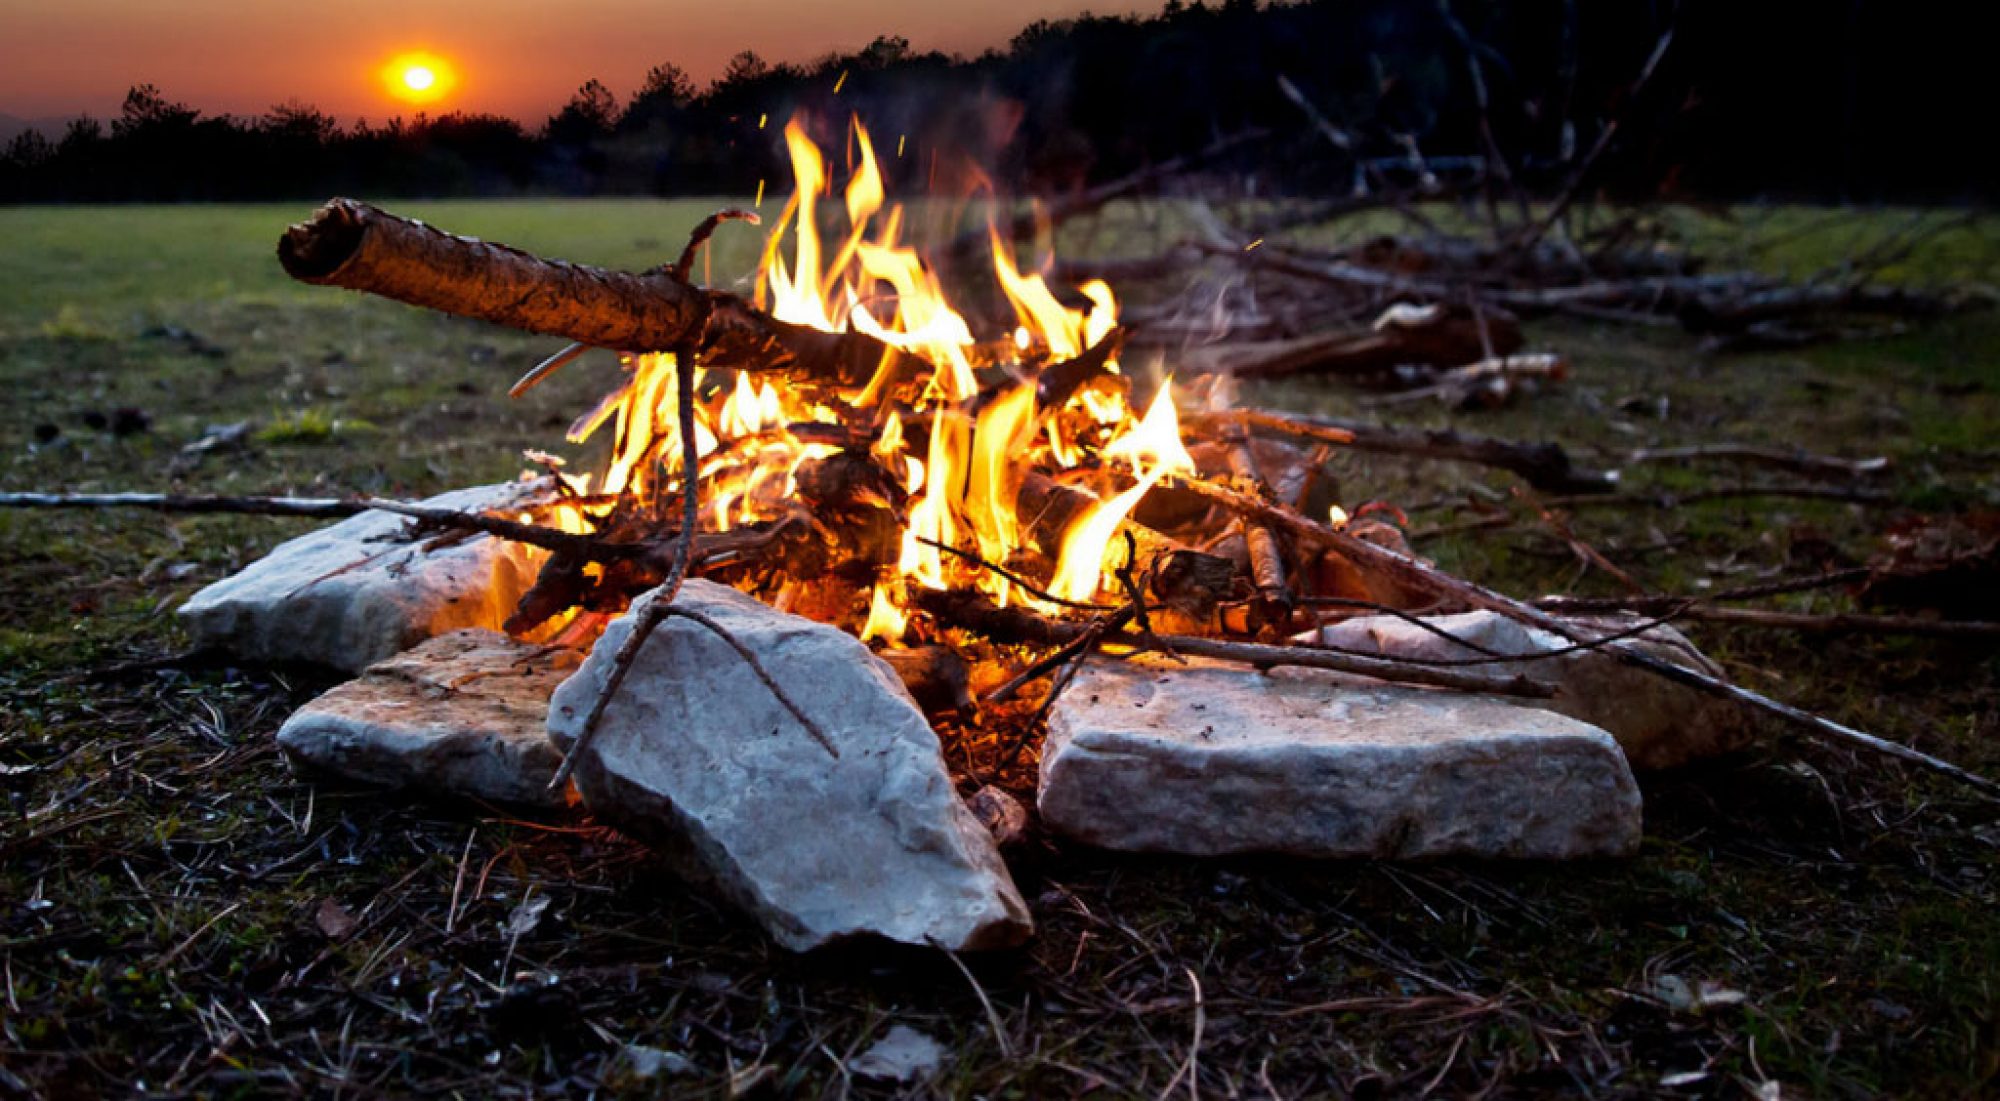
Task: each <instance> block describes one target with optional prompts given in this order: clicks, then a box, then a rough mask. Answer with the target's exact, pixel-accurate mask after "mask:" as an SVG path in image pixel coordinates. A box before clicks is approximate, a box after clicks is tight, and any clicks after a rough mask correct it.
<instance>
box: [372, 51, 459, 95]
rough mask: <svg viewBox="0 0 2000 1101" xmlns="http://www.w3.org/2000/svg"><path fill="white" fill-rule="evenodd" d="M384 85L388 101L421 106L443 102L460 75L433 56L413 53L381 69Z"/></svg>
mask: <svg viewBox="0 0 2000 1101" xmlns="http://www.w3.org/2000/svg"><path fill="white" fill-rule="evenodd" d="M382 84H383V87H384V88H385V89H386V90H387V92H388V94H389V98H391V99H393V100H396V101H397V102H399V103H408V104H411V105H414V106H419V107H422V106H428V105H430V104H434V103H439V102H441V101H443V100H444V99H445V97H446V96H448V95H449V94H450V93H451V91H452V90H453V89H454V88H456V87H457V86H458V73H457V71H456V70H455V69H454V68H453V67H452V64H451V62H449V61H446V60H445V59H444V58H442V57H439V56H438V55H436V54H434V53H429V52H426V51H411V52H408V53H400V54H397V55H396V56H395V57H392V58H390V59H389V62H388V64H386V65H384V66H382Z"/></svg>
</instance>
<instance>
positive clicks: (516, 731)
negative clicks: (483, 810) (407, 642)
mask: <svg viewBox="0 0 2000 1101" xmlns="http://www.w3.org/2000/svg"><path fill="white" fill-rule="evenodd" d="M578 661H579V655H577V654H576V653H575V652H574V651H569V650H557V649H553V648H550V647H543V646H530V645H528V644H526V643H522V642H516V641H514V640H513V639H511V638H508V637H507V636H506V635H503V634H500V633H498V632H496V631H485V630H476V629H475V630H465V631H453V632H451V633H450V634H445V635H439V636H438V637H436V638H434V639H430V640H429V641H427V642H424V643H422V644H421V645H419V646H417V647H416V648H415V649H413V650H410V651H408V652H406V653H403V654H399V655H397V656H396V657H393V658H390V659H389V660H388V661H384V662H378V663H377V664H375V665H373V666H370V667H369V669H368V671H367V672H365V673H363V674H362V675H361V677H360V679H358V680H353V681H349V682H348V683H346V684H343V685H341V686H339V687H338V688H335V689H333V690H332V691H330V692H328V693H326V694H325V695H323V696H321V697H320V698H318V699H316V700H314V701H312V702H311V703H309V704H307V705H305V706H304V707H302V708H300V709H299V710H298V711H297V712H296V713H295V714H293V715H292V717H291V718H290V719H288V720H286V722H285V725H284V726H282V727H280V728H279V729H278V745H279V747H280V748H282V749H283V750H284V752H285V755H286V756H287V757H288V758H290V759H291V760H292V761H293V762H295V763H297V764H299V765H303V766H305V767H307V768H311V769H317V770H320V771H323V772H330V773H334V774H336V775H339V776H344V777H346V778H348V779H350V780H359V781H362V782H364V783H371V784H384V785H387V786H390V787H409V788H418V789H421V790H425V791H432V792H439V793H443V794H449V795H461V796H469V797H472V798H477V799H494V800H499V801H501V802H507V803H525V804H531V805H537V806H560V805H562V803H563V802H564V799H563V796H562V794H561V793H559V792H552V791H550V790H549V781H551V780H552V779H554V778H555V773H556V768H557V767H558V766H559V765H560V764H561V763H562V759H561V755H560V754H558V753H557V752H556V749H555V747H554V746H552V745H550V744H549V741H548V738H547V736H546V734H545V733H544V721H545V717H546V716H547V714H548V706H549V696H550V695H551V694H553V693H554V692H555V690H556V686H557V685H558V684H561V683H562V681H563V680H564V678H566V677H568V676H569V675H570V673H571V672H572V671H573V670H575V668H576V666H577V664H578Z"/></svg>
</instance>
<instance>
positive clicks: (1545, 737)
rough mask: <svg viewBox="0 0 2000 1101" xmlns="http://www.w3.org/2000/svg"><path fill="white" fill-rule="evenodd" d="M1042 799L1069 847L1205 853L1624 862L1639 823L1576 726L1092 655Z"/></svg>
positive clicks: (1297, 673) (1613, 756) (1069, 695)
mask: <svg viewBox="0 0 2000 1101" xmlns="http://www.w3.org/2000/svg"><path fill="white" fill-rule="evenodd" d="M1038 802H1039V805H1040V807H1041V813H1042V820H1043V821H1044V822H1045V823H1046V824H1047V825H1048V826H1050V827H1051V828H1052V829H1055V830H1056V831H1058V832H1060V833H1063V834H1065V835H1067V836H1069V837H1072V838H1074V839H1076V840H1079V841H1084V842H1088V843H1090V844H1093V845H1098V846H1102V847H1104V848H1109V849H1120V850H1127V851H1134V852H1162V853H1185V854H1189V855H1198V856H1215V855H1222V854H1228V853H1250V852H1273V853H1289V854H1294V855H1299V856H1314V857H1356V856H1362V857H1382V858H1391V857H1398V858H1400V857H1434V856H1456V855H1463V856H1485V857H1525V858H1535V859H1564V858H1573V857H1595V856H1617V855H1624V854H1629V853H1631V852H1633V851H1634V850H1636V849H1637V847H1638V844H1639V827H1640V800H1639V789H1638V786H1637V785H1636V784H1635V783H1634V782H1633V779H1632V772H1631V769H1630V768H1629V767H1628V766H1627V765H1626V763H1625V757H1624V755H1623V754H1622V753H1620V752H1619V749H1618V745H1617V743H1616V742H1614V741H1613V740H1612V738H1611V736H1610V735H1609V734H1607V733H1605V732H1604V731H1602V730H1599V729H1597V728H1596V727H1593V726H1589V725H1587V724H1585V723H1582V722H1578V721H1577V720H1575V719H1571V718H1568V717H1566V716H1563V715H1557V714H1554V713H1552V712H1548V711H1537V710H1535V709H1533V708H1528V707H1521V706H1517V705H1515V704H1513V703H1509V702H1507V701H1504V700H1500V699H1497V698H1493V697H1486V696H1471V695H1465V694H1461V693H1452V692H1440V691H1429V690H1424V689H1416V688H1398V687H1389V686H1383V685H1379V684H1375V683H1373V682H1368V681H1363V680H1360V679H1358V678H1349V677H1342V676H1340V675H1338V674H1333V673H1325V672H1320V671H1316V670H1278V671H1276V672H1273V673H1269V674H1266V673H1259V672H1257V671H1255V670H1251V669H1244V668H1241V667H1236V666H1225V665H1221V664H1216V663H1207V662H1190V663H1189V664H1187V665H1179V664H1174V663H1170V662H1166V661H1162V660H1158V659H1143V658H1142V659H1133V660H1130V661H1123V662H1119V661H1111V660H1108V659H1104V658H1093V659H1091V660H1090V661H1089V663H1088V664H1086V665H1085V667H1084V668H1083V669H1082V670H1081V671H1080V672H1079V673H1078V675H1077V677H1076V679H1075V681H1073V682H1072V683H1071V684H1070V686H1069V688H1068V690H1066V691H1065V692H1064V693H1063V694H1062V695H1061V696H1060V697H1059V698H1058V699H1057V701H1056V704H1055V707H1054V708H1053V709H1052V711H1051V712H1050V715H1049V734H1048V741H1047V743H1046V745H1045V746H1044V748H1043V750H1042V775H1041V789H1040V792H1039V798H1038Z"/></svg>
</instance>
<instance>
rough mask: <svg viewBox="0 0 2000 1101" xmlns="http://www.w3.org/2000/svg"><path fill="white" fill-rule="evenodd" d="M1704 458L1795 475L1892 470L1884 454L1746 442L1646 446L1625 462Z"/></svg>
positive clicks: (1866, 473) (1848, 475) (1865, 472)
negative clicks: (1863, 455) (1844, 454)
mask: <svg viewBox="0 0 2000 1101" xmlns="http://www.w3.org/2000/svg"><path fill="white" fill-rule="evenodd" d="M1701 459H1722V460H1726V461H1732V462H1745V463H1756V464H1758V465H1761V466H1770V467H1776V468H1777V469H1779V470H1789V471H1791V472H1793V473H1795V474H1833V475H1840V476H1844V477H1861V476H1864V475H1873V474H1882V473H1886V472H1887V471H1888V469H1889V459H1888V457H1887V456H1883V455H1877V456H1875V457H1874V458H1869V459H1843V458H1840V457H1838V456H1834V455H1815V454H1813V453H1811V452H1809V451H1800V450H1797V449H1786V448H1779V447H1759V446H1756V445H1754V444H1742V443H1710V444H1696V445H1694V446H1692V447H1642V448H1640V449H1639V450H1637V451H1634V452H1632V453H1631V454H1629V455H1627V456H1625V461H1626V462H1627V463H1630V464H1633V465H1635V466H1636V465H1638V464H1640V463H1679V462H1691V461H1698V460H1701Z"/></svg>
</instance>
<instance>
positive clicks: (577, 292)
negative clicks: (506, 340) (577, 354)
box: [278, 199, 711, 351]
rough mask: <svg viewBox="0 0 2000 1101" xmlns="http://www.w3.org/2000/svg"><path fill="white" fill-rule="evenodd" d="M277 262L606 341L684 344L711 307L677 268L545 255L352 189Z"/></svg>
mask: <svg viewBox="0 0 2000 1101" xmlns="http://www.w3.org/2000/svg"><path fill="white" fill-rule="evenodd" d="M278 262H279V263H280V264H282V265H283V266H284V269H285V273H286V274H287V275H290V276H291V277H292V278H294V279H297V280H300V281H301V282H305V283H312V284H314V285H317V286H333V287H345V288H347V289H348V290H357V291H366V292H367V293H369V294H379V295H381V296H383V297H385V298H393V299H395V300H397V301H398V302H407V303H409V304H411V305H413V306H424V307H427V308H429V309H433V310H438V311H441V312H443V313H449V314H455V315H457V316H460V317H476V318H479V319H481V320H483V321H491V322H494V323H496V324H500V325H506V326H508V327H510V328H515V329H522V330H525V331H527V332H531V333H543V334H545V335H549V336H562V337H568V338H569V339H571V340H574V341H576V342H578V343H580V344H585V345H589V346H592V347H599V348H618V349H623V350H631V351H657V350H661V349H667V348H676V347H680V346H682V345H685V344H688V343H690V342H692V341H693V340H695V339H697V338H698V337H699V336H700V335H701V331H702V328H703V326H704V325H705V324H706V323H707V320H708V314H709V311H710V309H711V303H710V298H709V295H708V294H707V293H706V292H704V291H702V290H701V289H700V288H698V287H695V286H694V285H692V284H690V283H688V282H687V281H686V280H685V279H682V278H679V277H677V276H675V275H674V274H673V273H671V272H667V271H658V270H656V271H652V272H647V273H644V274H634V273H630V272H618V271H607V270H605V269H603V268H595V267H590V266H587V265H583V264H569V263H564V262H562V261H559V260H544V259H541V258H540V257H537V256H533V255H530V254H528V253H526V252H523V251H521V250H520V249H516V248H509V247H508V246H506V245H498V244H493V243H490V242H487V241H481V240H477V239H475V238H471V237H460V236H455V235H453V234H449V233H446V232H444V231H443V230H440V229H437V228H434V227H432V226H428V225H425V224H424V223H422V222H418V221H414V220H412V219H409V218H400V217H397V216H396V215H393V214H389V213H387V212H385V211H383V210H380V209H377V208H376V207H373V206H370V205H368V204H367V203H360V202H356V201H354V200H352V199H334V200H332V201H331V202H329V203H327V204H326V205H325V206H322V207H320V208H319V210H318V211H316V212H315V213H314V214H313V216H312V217H311V218H310V219H309V220H307V221H305V222H301V223H299V224H297V225H294V226H292V227H291V228H290V229H288V230H286V231H285V235H284V236H283V237H281V238H279V240H278Z"/></svg>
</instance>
